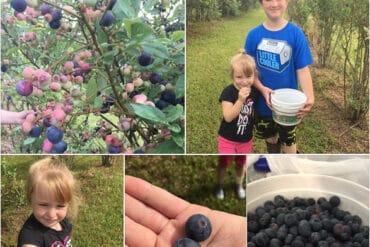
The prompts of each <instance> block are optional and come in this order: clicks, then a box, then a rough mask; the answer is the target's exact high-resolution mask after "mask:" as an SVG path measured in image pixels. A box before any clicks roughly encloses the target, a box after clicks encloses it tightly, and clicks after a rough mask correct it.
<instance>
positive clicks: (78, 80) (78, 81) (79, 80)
mask: <svg viewBox="0 0 370 247" xmlns="http://www.w3.org/2000/svg"><path fill="white" fill-rule="evenodd" d="M83 81H84V78H83V77H82V76H80V75H79V76H75V78H74V82H76V83H78V84H81V83H82V82H83Z"/></svg>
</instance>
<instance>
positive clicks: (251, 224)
mask: <svg viewBox="0 0 370 247" xmlns="http://www.w3.org/2000/svg"><path fill="white" fill-rule="evenodd" d="M247 227H248V232H258V231H259V229H260V227H259V224H258V222H257V221H254V220H251V221H248V224H247Z"/></svg>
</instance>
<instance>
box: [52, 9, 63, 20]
mask: <svg viewBox="0 0 370 247" xmlns="http://www.w3.org/2000/svg"><path fill="white" fill-rule="evenodd" d="M51 16H52V20H53V21H60V20H61V19H62V17H63V14H62V11H61V10H60V9H54V10H53V11H52V12H51Z"/></svg>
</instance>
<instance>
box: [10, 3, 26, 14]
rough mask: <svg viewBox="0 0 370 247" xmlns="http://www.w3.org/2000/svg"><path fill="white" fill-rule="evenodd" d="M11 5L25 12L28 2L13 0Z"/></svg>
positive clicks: (16, 9) (18, 10)
mask: <svg viewBox="0 0 370 247" xmlns="http://www.w3.org/2000/svg"><path fill="white" fill-rule="evenodd" d="M10 6H12V8H13V9H14V10H15V11H17V12H23V11H25V10H26V8H27V3H26V1H25V0H12V1H11V2H10Z"/></svg>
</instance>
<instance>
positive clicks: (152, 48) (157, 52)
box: [141, 40, 170, 59]
mask: <svg viewBox="0 0 370 247" xmlns="http://www.w3.org/2000/svg"><path fill="white" fill-rule="evenodd" d="M141 47H142V48H143V50H144V51H145V52H146V53H148V54H150V55H152V56H154V57H159V58H164V59H168V58H169V56H170V54H169V52H168V49H167V47H166V46H164V45H163V44H161V43H157V42H156V40H153V41H152V42H150V43H146V42H145V43H142V44H141Z"/></svg>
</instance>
